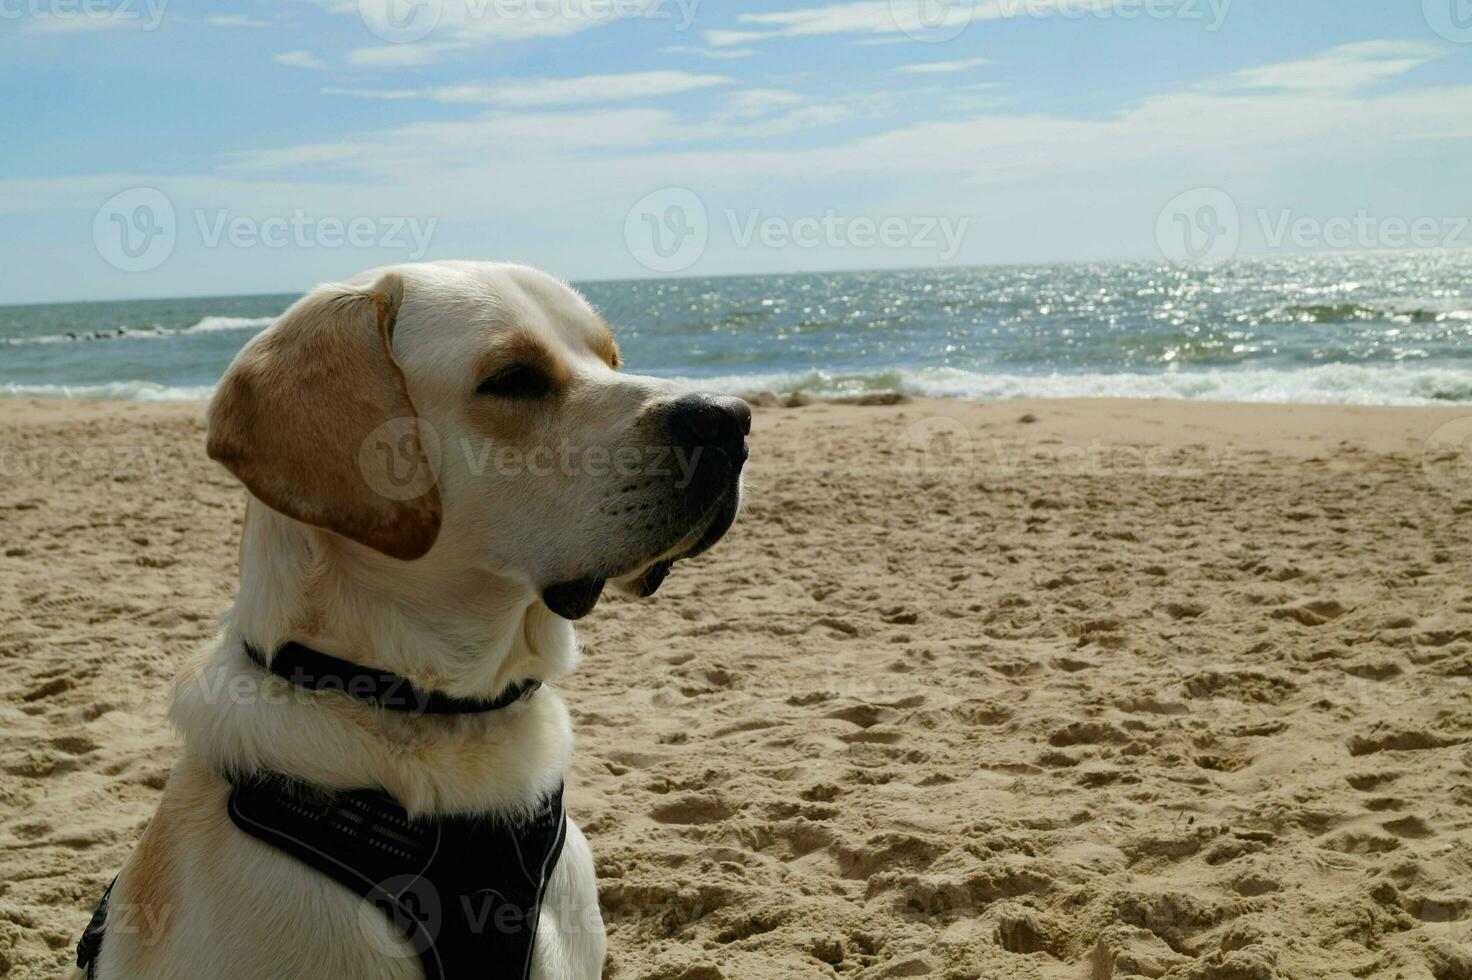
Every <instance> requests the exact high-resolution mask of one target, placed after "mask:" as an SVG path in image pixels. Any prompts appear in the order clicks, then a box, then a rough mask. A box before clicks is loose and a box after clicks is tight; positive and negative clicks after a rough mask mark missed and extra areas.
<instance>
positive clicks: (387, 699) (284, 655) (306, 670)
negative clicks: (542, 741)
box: [245, 643, 542, 715]
mask: <svg viewBox="0 0 1472 980" xmlns="http://www.w3.org/2000/svg"><path fill="white" fill-rule="evenodd" d="M245 652H246V655H247V656H249V657H250V659H252V660H254V661H255V662H256V665H257V666H259V667H260V668H261V669H262V670H265V671H269V672H270V673H272V674H275V675H276V676H277V677H281V678H284V679H286V680H288V681H291V682H292V683H293V684H295V685H296V686H297V687H302V688H306V689H307V690H311V691H341V692H342V693H344V694H347V695H348V696H350V697H353V698H356V699H357V700H359V701H362V702H363V703H365V704H370V705H373V706H375V707H379V708H386V709H388V710H390V711H406V712H409V713H411V714H416V715H474V714H485V713H486V712H488V711H500V710H501V709H502V708H506V707H510V706H511V705H513V704H515V703H516V702H518V701H520V700H521V699H522V698H526V697H530V696H531V695H532V694H533V693H535V692H536V690H537V689H538V688H540V687H541V686H542V682H541V681H539V680H525V681H521V682H519V683H516V684H512V685H511V686H510V687H508V688H506V690H504V691H502V692H501V693H500V694H498V695H497V696H496V697H494V698H488V699H482V698H457V697H452V696H450V695H448V694H445V693H444V692H443V691H422V690H420V689H419V688H417V687H415V686H414V684H413V683H412V682H411V681H410V680H409V679H408V678H407V677H401V676H399V675H398V674H395V673H393V672H392V671H388V670H378V669H376V668H373V667H364V666H363V665H361V664H355V663H353V662H352V661H350V660H343V659H342V658H340V657H334V656H332V655H330V654H326V653H322V652H321V651H320V650H313V649H311V648H310V647H305V646H302V645H301V644H300V643H287V644H285V645H283V646H281V647H278V648H277V650H276V653H275V654H273V655H272V657H271V659H270V660H269V661H267V659H266V657H265V655H264V654H262V653H261V651H260V650H258V649H257V648H256V647H255V646H254V645H252V644H250V643H246V644H245Z"/></svg>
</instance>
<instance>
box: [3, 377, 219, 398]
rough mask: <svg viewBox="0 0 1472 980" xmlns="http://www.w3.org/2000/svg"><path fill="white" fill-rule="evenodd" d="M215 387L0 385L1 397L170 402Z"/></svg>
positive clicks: (130, 383)
mask: <svg viewBox="0 0 1472 980" xmlns="http://www.w3.org/2000/svg"><path fill="white" fill-rule="evenodd" d="M214 390H215V389H214V388H213V387H212V386H202V387H182V388H181V387H174V386H171V385H161V384H155V383H153V382H152V381H109V382H105V383H103V384H93V385H23V384H14V383H11V384H5V385H0V396H10V397H13V398H93V399H112V400H117V401H138V402H170V401H189V400H193V399H204V398H208V397H209V396H210V394H211V393H213V392H214Z"/></svg>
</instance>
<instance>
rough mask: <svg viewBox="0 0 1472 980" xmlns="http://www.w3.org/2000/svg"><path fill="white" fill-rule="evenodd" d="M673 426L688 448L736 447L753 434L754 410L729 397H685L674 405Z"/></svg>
mask: <svg viewBox="0 0 1472 980" xmlns="http://www.w3.org/2000/svg"><path fill="white" fill-rule="evenodd" d="M669 427H670V435H671V436H673V437H674V440H675V442H676V443H677V444H678V445H680V446H682V447H684V448H686V449H697V448H700V447H702V446H708V447H710V448H713V449H725V448H734V447H736V446H740V445H741V444H742V443H743V442H744V441H745V440H746V437H747V436H748V435H750V434H751V407H750V406H748V405H747V404H746V402H744V401H742V400H741V399H740V398H732V397H730V396H729V395H707V394H695V395H684V396H682V397H681V398H680V399H679V400H677V401H676V402H675V403H674V404H673V405H671V406H670V414H669Z"/></svg>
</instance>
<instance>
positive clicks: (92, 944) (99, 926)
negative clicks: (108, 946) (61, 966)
mask: <svg viewBox="0 0 1472 980" xmlns="http://www.w3.org/2000/svg"><path fill="white" fill-rule="evenodd" d="M117 883H118V879H117V876H116V875H114V876H113V879H112V881H111V883H109V884H108V886H107V891H105V892H103V893H102V901H100V902H98V903H97V911H95V912H93V913H92V921H91V922H88V923H87V928H86V929H84V930H82V938H81V939H80V940H79V941H78V942H77V968H78V969H81V968H82V967H86V969H87V980H97V955H98V954H99V953H101V952H102V934H103V933H104V932H105V931H107V903H108V900H109V899H111V898H112V886H113V885H116V884H117Z"/></svg>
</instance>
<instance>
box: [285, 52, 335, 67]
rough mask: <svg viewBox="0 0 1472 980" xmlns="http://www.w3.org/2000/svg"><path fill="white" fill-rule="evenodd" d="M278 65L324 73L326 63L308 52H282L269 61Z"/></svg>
mask: <svg viewBox="0 0 1472 980" xmlns="http://www.w3.org/2000/svg"><path fill="white" fill-rule="evenodd" d="M271 60H272V61H275V62H276V63H277V64H278V65H286V66H288V67H290V68H308V69H311V70H312V71H326V70H327V67H328V66H327V62H325V61H323V60H322V59H321V58H319V57H317V56H316V55H314V54H313V53H312V52H310V51H283V52H281V53H280V54H278V55H276V57H274V58H272V59H271Z"/></svg>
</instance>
